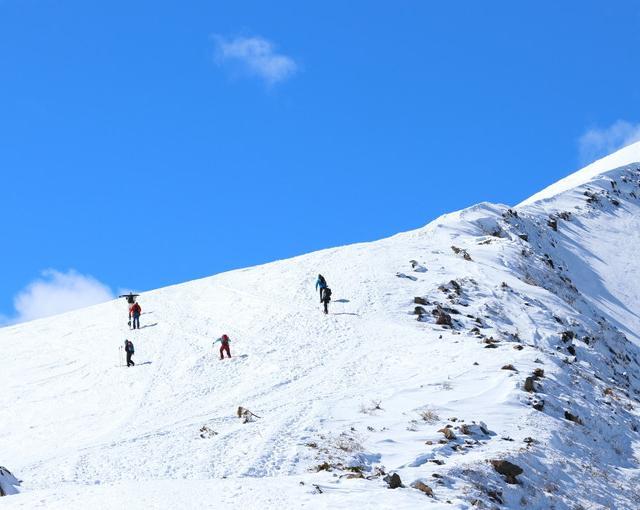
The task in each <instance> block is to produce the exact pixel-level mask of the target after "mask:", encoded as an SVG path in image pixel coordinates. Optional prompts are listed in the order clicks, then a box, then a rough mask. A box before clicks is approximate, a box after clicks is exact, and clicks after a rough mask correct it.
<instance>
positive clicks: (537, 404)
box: [531, 400, 544, 411]
mask: <svg viewBox="0 0 640 510" xmlns="http://www.w3.org/2000/svg"><path fill="white" fill-rule="evenodd" d="M531 407H533V408H534V409H535V410H536V411H543V410H544V400H538V401H536V402H534V403H533V405H532V406H531Z"/></svg>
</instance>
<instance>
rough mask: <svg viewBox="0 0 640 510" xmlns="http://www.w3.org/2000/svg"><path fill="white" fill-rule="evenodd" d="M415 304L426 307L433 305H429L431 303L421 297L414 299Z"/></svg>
mask: <svg viewBox="0 0 640 510" xmlns="http://www.w3.org/2000/svg"><path fill="white" fill-rule="evenodd" d="M413 302H414V303H415V304H416V305H425V306H428V305H430V304H431V303H429V301H427V300H426V299H425V298H423V297H419V296H416V297H414V298H413Z"/></svg>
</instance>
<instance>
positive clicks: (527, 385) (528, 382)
mask: <svg viewBox="0 0 640 510" xmlns="http://www.w3.org/2000/svg"><path fill="white" fill-rule="evenodd" d="M533 381H534V378H533V377H527V378H526V379H525V380H524V391H528V392H535V391H536V388H535V385H534V384H533Z"/></svg>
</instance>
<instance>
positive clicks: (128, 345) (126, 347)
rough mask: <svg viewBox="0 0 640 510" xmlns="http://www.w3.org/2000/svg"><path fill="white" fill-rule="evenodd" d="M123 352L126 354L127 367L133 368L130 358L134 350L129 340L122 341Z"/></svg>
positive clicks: (133, 364)
mask: <svg viewBox="0 0 640 510" xmlns="http://www.w3.org/2000/svg"><path fill="white" fill-rule="evenodd" d="M124 350H125V352H126V353H127V366H128V367H135V366H136V364H135V363H134V362H133V360H132V359H131V356H133V353H134V352H135V350H134V349H133V342H131V341H130V340H125V341H124Z"/></svg>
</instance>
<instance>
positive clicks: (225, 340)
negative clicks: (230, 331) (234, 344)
mask: <svg viewBox="0 0 640 510" xmlns="http://www.w3.org/2000/svg"><path fill="white" fill-rule="evenodd" d="M218 342H220V344H221V345H220V359H224V353H225V352H226V353H227V356H228V357H229V358H230V357H231V351H230V350H229V337H228V336H227V335H222V336H221V337H220V338H218V339H217V340H216V341H215V342H213V345H216V344H217V343H218Z"/></svg>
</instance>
